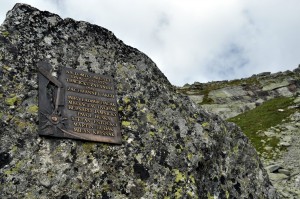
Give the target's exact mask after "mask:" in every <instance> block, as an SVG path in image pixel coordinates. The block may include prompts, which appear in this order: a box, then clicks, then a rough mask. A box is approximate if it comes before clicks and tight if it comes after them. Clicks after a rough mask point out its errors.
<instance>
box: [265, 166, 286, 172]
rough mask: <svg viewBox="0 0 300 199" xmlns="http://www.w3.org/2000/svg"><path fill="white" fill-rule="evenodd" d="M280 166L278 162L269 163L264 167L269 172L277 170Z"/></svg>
mask: <svg viewBox="0 0 300 199" xmlns="http://www.w3.org/2000/svg"><path fill="white" fill-rule="evenodd" d="M280 168H282V167H281V166H280V165H278V164H274V165H269V166H267V167H266V169H267V170H268V171H269V172H270V173H274V172H276V171H278V169H280Z"/></svg>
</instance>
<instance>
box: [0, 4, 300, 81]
mask: <svg viewBox="0 0 300 199" xmlns="http://www.w3.org/2000/svg"><path fill="white" fill-rule="evenodd" d="M16 2H24V3H27V4H30V5H32V6H34V7H37V8H38V9H41V10H48V11H50V12H54V13H56V14H59V15H60V16H61V17H63V18H66V17H70V18H74V19H76V20H83V21H88V22H90V23H94V24H97V25H100V26H102V27H105V28H107V29H109V30H111V31H112V32H113V33H114V34H115V35H116V36H117V37H118V38H119V39H121V40H123V41H124V42H125V43H126V44H128V45H130V46H133V47H135V48H138V49H139V50H140V51H142V52H144V53H146V54H147V55H148V56H149V57H150V58H151V59H152V60H153V61H154V62H155V63H156V64H157V66H158V67H159V68H160V69H161V70H162V72H163V73H164V74H165V75H166V76H167V77H168V79H169V80H170V82H171V83H173V84H175V85H183V84H185V83H193V82H195V81H198V82H208V81H216V80H224V79H235V78H242V77H247V76H251V75H252V74H254V73H260V72H266V71H270V72H278V71H284V70H292V69H294V68H296V67H297V66H298V65H299V64H300V12H299V8H300V1H299V0H226V1H224V0H223V1H222V0H185V1H182V0H142V1H141V0H118V1H117V0H84V1H82V0H24V1H22V0H19V1H15V0H1V1H0V23H2V22H3V21H4V19H5V14H6V12H7V11H8V10H10V9H11V8H12V7H13V5H14V4H15V3H16Z"/></svg>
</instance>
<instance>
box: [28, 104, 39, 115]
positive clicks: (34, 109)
mask: <svg viewBox="0 0 300 199" xmlns="http://www.w3.org/2000/svg"><path fill="white" fill-rule="evenodd" d="M38 110H39V107H38V106H37V105H32V106H29V107H28V109H27V111H28V112H29V113H37V112H38Z"/></svg>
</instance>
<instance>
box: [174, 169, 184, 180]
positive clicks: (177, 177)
mask: <svg viewBox="0 0 300 199" xmlns="http://www.w3.org/2000/svg"><path fill="white" fill-rule="evenodd" d="M173 170H174V173H175V175H176V178H175V182H179V181H182V182H183V181H184V180H185V176H184V174H183V173H181V172H180V171H179V170H178V169H173Z"/></svg>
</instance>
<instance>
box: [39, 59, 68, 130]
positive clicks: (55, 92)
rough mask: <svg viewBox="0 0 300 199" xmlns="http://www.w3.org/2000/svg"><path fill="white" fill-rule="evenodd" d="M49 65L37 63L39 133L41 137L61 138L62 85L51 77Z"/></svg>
mask: <svg viewBox="0 0 300 199" xmlns="http://www.w3.org/2000/svg"><path fill="white" fill-rule="evenodd" d="M51 69H52V67H51V65H50V64H49V63H48V62H45V61H43V62H39V63H38V70H39V75H38V78H39V118H40V121H39V122H40V124H39V133H40V134H41V135H52V136H61V134H63V132H62V131H61V129H64V128H65V127H64V125H65V124H64V120H66V118H65V117H63V115H62V109H63V106H64V101H63V100H62V98H63V90H64V89H63V85H62V83H61V82H60V81H58V80H57V79H56V78H55V77H54V76H52V75H51Z"/></svg>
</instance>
